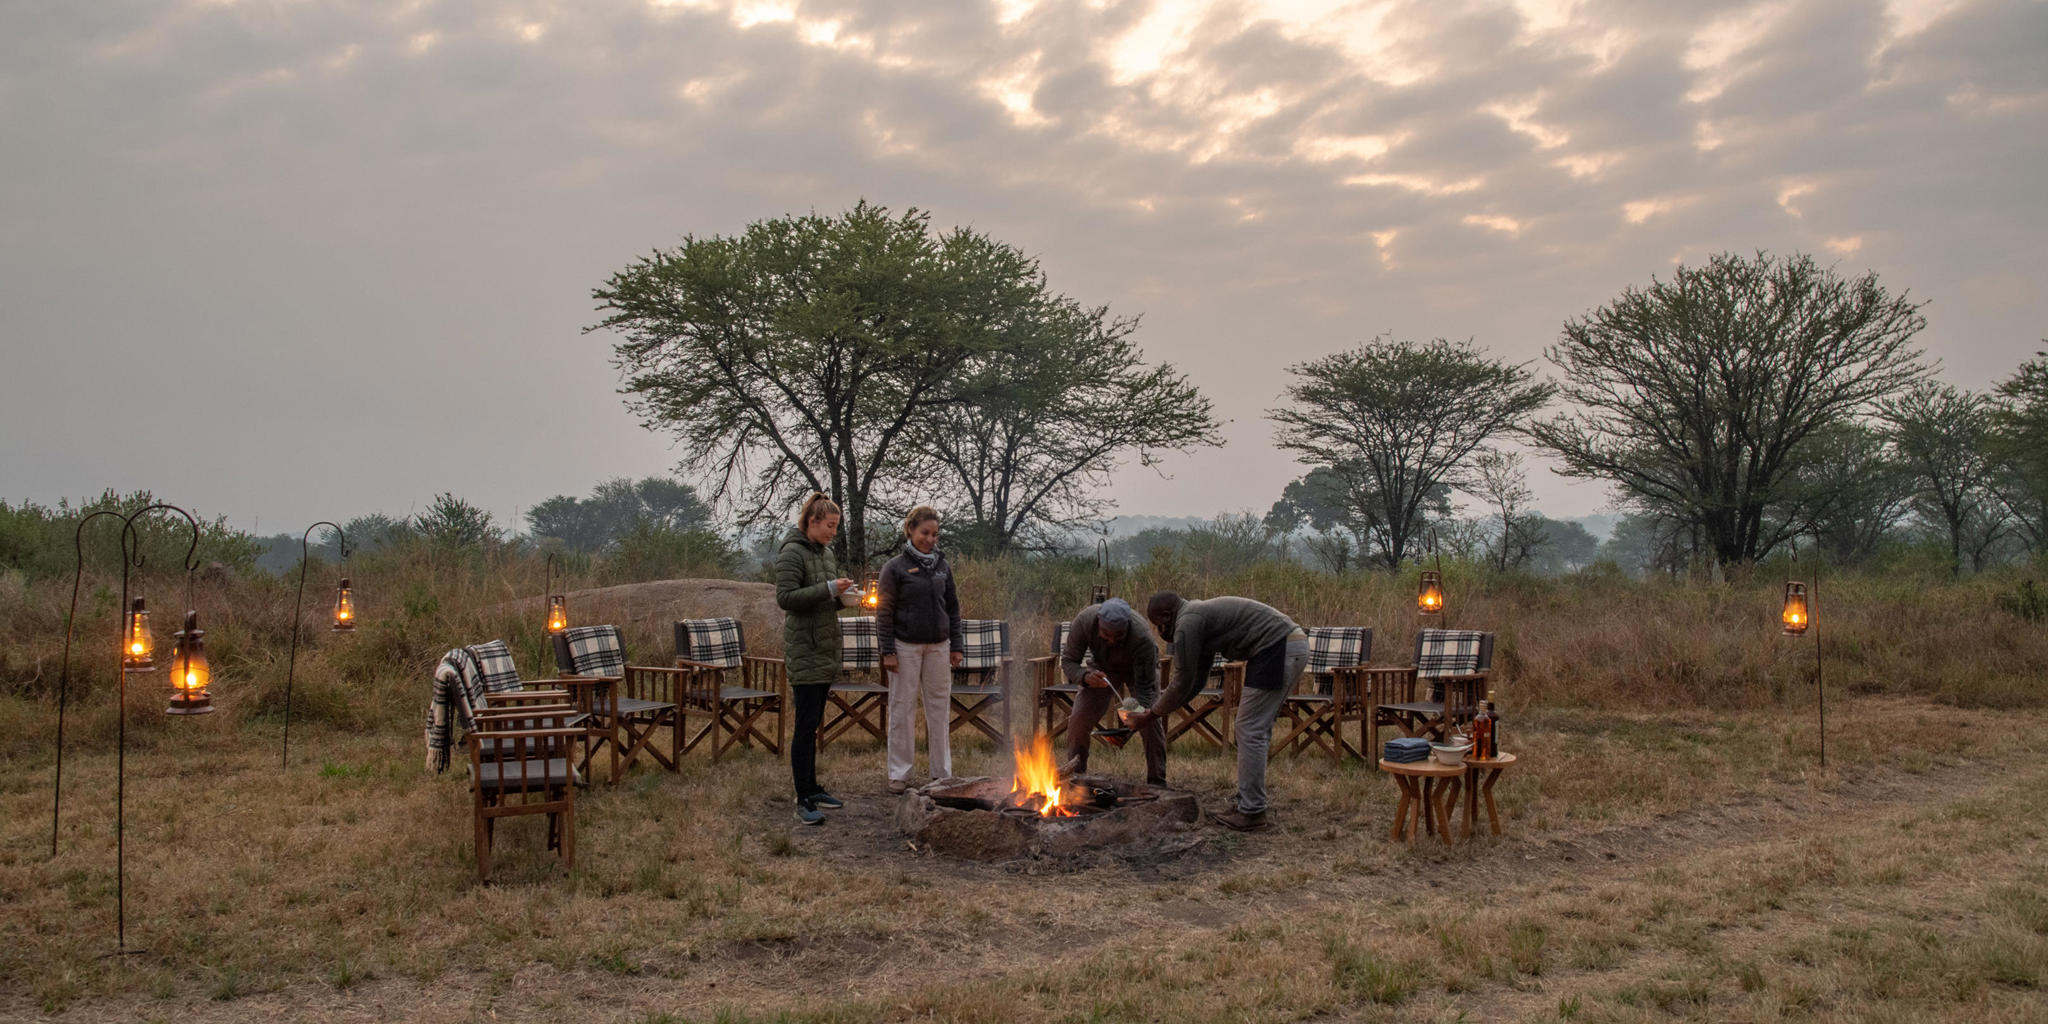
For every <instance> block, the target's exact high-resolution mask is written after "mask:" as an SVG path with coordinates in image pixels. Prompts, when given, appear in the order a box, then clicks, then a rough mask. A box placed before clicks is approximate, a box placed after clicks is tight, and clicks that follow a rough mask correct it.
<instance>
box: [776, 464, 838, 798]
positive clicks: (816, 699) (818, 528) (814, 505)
mask: <svg viewBox="0 0 2048 1024" xmlns="http://www.w3.org/2000/svg"><path fill="white" fill-rule="evenodd" d="M838 536H839V506H838V505H837V504H836V503H834V502H833V501H832V499H830V498H828V497H826V496H824V495H823V494H819V493H816V492H813V493H812V494H811V496H810V498H809V499H808V500H806V501H805V502H804V507H803V511H802V512H799V513H798V514H797V525H796V529H793V530H791V531H789V536H787V537H785V538H783V541H782V548H781V550H779V551H777V552H776V553H775V603H776V604H777V605H779V606H780V607H781V608H782V610H783V612H784V613H785V616H784V618H783V620H782V658H783V662H784V664H785V665H786V666H787V667H788V671H789V692H790V695H791V699H793V700H794V701H795V702H796V733H795V735H793V736H791V737H790V740H789V767H790V771H791V773H792V774H794V775H795V777H796V820H797V821H799V822H801V823H803V824H805V825H817V824H820V823H822V822H823V821H824V820H825V815H824V814H823V813H822V812H823V811H827V810H836V809H837V808H840V807H844V806H846V805H845V803H844V802H842V801H841V800H840V799H839V798H838V797H835V796H833V795H832V794H830V793H827V792H825V787H823V786H820V785H818V726H819V724H820V723H822V722H823V721H824V720H825V697H826V694H827V693H828V692H829V691H830V689H831V686H832V683H833V682H834V681H835V680H837V679H838V678H839V595H841V594H843V593H845V592H846V591H847V588H849V587H851V586H852V585H853V581H852V580H850V579H847V578H846V577H844V576H841V575H839V566H838V563H837V561H836V560H835V559H834V558H833V557H832V547H831V544H832V541H833V539H834V538H836V537H838Z"/></svg>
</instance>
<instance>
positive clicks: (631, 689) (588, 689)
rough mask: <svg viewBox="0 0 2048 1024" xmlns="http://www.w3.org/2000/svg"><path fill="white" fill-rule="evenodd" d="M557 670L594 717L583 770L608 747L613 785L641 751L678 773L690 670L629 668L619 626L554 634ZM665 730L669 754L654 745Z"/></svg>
mask: <svg viewBox="0 0 2048 1024" xmlns="http://www.w3.org/2000/svg"><path fill="white" fill-rule="evenodd" d="M555 667H556V668H557V669H559V670H560V671H561V672H562V673H563V675H564V677H565V678H564V679H562V680H561V681H562V682H563V683H564V684H567V685H568V686H569V688H570V690H571V692H573V693H575V694H576V705H577V706H578V707H579V708H582V709H583V710H584V711H586V712H587V713H588V714H589V715H590V732H591V741H590V745H589V748H588V749H587V750H585V751H584V755H583V761H582V764H581V767H582V768H584V769H586V770H587V769H588V768H589V767H590V761H591V759H592V758H593V757H595V756H597V751H598V748H599V747H609V748H611V769H612V773H611V780H612V781H613V782H617V781H619V776H620V775H621V773H623V772H624V771H625V769H627V768H631V767H632V766H633V761H634V760H635V759H636V758H638V757H639V756H640V754H641V752H642V751H645V752H646V753H647V756H649V757H651V758H653V759H654V760H655V761H656V762H657V763H659V764H660V765H661V766H662V767H663V768H667V769H668V770H670V771H675V770H676V767H677V765H676V760H677V758H678V757H680V756H681V755H682V735H683V714H682V700H681V698H682V692H683V688H684V684H685V683H686V682H687V678H688V676H689V672H688V670H686V669H680V668H670V667H666V666H655V665H628V664H626V647H625V640H624V638H623V637H622V636H621V634H620V632H619V627H617V626H575V627H572V628H569V629H565V630H563V631H561V632H560V633H557V634H555ZM660 729H667V730H668V744H667V749H666V750H664V749H663V748H662V746H660V745H658V744H656V743H655V742H654V738H655V735H656V730H660Z"/></svg>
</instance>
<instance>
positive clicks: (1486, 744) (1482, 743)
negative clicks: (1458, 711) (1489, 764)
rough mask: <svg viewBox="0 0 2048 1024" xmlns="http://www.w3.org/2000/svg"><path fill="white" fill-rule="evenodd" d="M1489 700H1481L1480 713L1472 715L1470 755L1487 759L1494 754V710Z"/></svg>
mask: <svg viewBox="0 0 2048 1024" xmlns="http://www.w3.org/2000/svg"><path fill="white" fill-rule="evenodd" d="M1490 703H1491V702H1489V701H1483V700H1482V701H1480V702H1479V713H1478V714H1475V715H1473V716H1472V752H1471V754H1470V755H1469V756H1471V757H1476V758H1479V759H1480V760H1485V759H1486V758H1489V757H1492V756H1493V755H1492V754H1490V753H1488V751H1489V750H1490V749H1492V747H1493V710H1492V708H1490V707H1489V706H1488V705H1489V704H1490Z"/></svg>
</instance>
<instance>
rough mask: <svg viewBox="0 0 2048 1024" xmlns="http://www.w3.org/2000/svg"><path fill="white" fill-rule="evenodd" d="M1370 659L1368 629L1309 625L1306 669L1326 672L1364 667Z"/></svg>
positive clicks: (1369, 627)
mask: <svg viewBox="0 0 2048 1024" xmlns="http://www.w3.org/2000/svg"><path fill="white" fill-rule="evenodd" d="M1370 657H1372V627H1371V626H1310V627H1308V670H1309V671H1310V672H1328V671H1330V670H1331V669H1339V668H1349V667H1350V666H1352V665H1363V664H1365V661H1366V659H1367V658H1370Z"/></svg>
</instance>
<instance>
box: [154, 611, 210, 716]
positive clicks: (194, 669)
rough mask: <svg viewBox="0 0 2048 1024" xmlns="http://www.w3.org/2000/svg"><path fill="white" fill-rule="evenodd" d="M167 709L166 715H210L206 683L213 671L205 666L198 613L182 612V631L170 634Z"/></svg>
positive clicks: (203, 634) (204, 652) (204, 633)
mask: <svg viewBox="0 0 2048 1024" xmlns="http://www.w3.org/2000/svg"><path fill="white" fill-rule="evenodd" d="M172 639H173V640H174V641H176V645H175V646H174V647H173V648H172V649H171V650H172V653H171V706H170V707H168V708H165V709H164V713H165V714H167V715H205V714H211V713H212V712H213V698H212V697H211V696H210V695H208V694H207V692H206V684H208V683H210V682H212V681H213V671H212V669H210V668H208V667H207V665H206V631H205V630H203V629H200V628H199V613H198V612H197V611H189V612H186V613H185V628H184V629H181V630H179V631H178V632H177V633H175V634H173V635H172Z"/></svg>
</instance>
